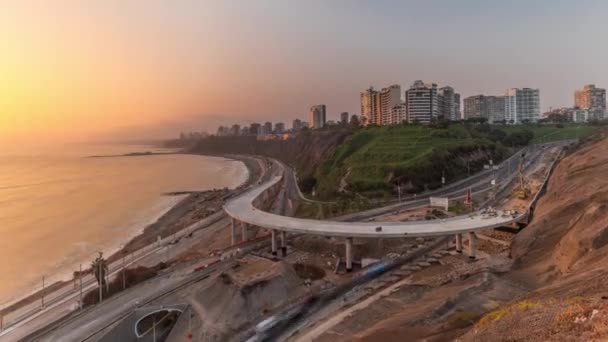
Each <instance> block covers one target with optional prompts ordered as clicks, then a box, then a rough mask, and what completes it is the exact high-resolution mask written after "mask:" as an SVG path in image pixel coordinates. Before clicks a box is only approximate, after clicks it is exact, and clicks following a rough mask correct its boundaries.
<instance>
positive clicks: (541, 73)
mask: <svg viewBox="0 0 608 342" xmlns="http://www.w3.org/2000/svg"><path fill="white" fill-rule="evenodd" d="M605 13H608V3H605V2H602V1H580V2H577V3H574V2H570V1H535V2H528V1H521V0H520V1H511V2H487V1H472V0H469V1H459V2H447V1H428V2H425V3H420V2H413V1H378V2H373V3H371V2H364V1H331V2H327V1H280V0H266V1H262V0H256V1H194V0H183V1H178V2H167V1H160V0H151V1H136V0H132V1H119V0H110V1H95V2H93V1H90V2H82V1H72V0H58V1H53V2H48V1H42V0H40V1H35V0H25V1H16V0H15V1H6V3H5V4H4V6H3V9H2V11H1V12H0V38H1V39H0V46H1V47H2V54H0V75H2V76H3V81H2V83H1V85H0V144H8V143H9V142H10V143H13V144H14V143H23V144H32V145H36V144H49V143H53V142H67V141H97V140H104V141H107V140H125V139H142V138H166V137H171V136H176V135H177V134H178V133H179V132H180V131H182V130H192V131H199V130H208V131H210V132H211V131H215V128H216V126H217V125H219V124H230V123H232V122H239V123H241V124H246V123H247V122H248V121H261V122H263V121H266V120H269V121H283V122H285V123H286V124H287V126H290V125H291V120H292V119H294V118H296V117H299V118H306V116H307V111H308V108H309V107H310V106H311V105H314V104H319V103H324V104H326V105H327V108H328V119H336V118H337V115H338V113H340V112H342V111H348V112H350V113H358V112H359V93H360V92H361V90H363V89H365V88H367V87H369V86H370V85H372V86H375V87H377V88H381V87H383V86H387V85H390V84H393V83H397V84H400V85H401V86H402V87H403V88H407V87H408V86H409V85H410V84H411V83H412V82H413V81H414V80H416V79H422V80H426V81H433V82H436V83H438V84H440V85H451V86H453V87H454V88H455V89H456V90H457V91H458V92H459V93H460V94H461V96H462V98H464V97H467V96H471V95H476V94H480V93H484V94H500V93H502V92H503V91H504V90H505V89H507V88H510V87H533V88H540V90H541V108H542V110H543V111H545V110H547V109H549V108H550V107H561V106H571V105H572V104H573V93H574V90H575V89H578V88H581V87H582V86H583V85H585V84H588V83H594V84H596V85H598V86H600V87H608V72H607V71H608V70H607V69H608V67H607V66H606V65H605V63H603V61H604V60H605V58H606V57H607V56H608V48H607V47H606V46H605V44H604V43H603V40H602V33H603V32H606V29H608V22H607V21H606V20H605V17H606V14H605ZM5 146H6V145H5Z"/></svg>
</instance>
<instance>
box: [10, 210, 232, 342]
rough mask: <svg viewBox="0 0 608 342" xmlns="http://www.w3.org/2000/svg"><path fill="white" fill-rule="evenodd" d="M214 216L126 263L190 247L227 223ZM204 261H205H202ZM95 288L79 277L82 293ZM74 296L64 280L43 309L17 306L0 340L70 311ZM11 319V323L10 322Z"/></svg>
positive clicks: (153, 260)
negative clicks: (62, 284)
mask: <svg viewBox="0 0 608 342" xmlns="http://www.w3.org/2000/svg"><path fill="white" fill-rule="evenodd" d="M216 216H217V217H214V218H208V219H207V220H203V221H201V222H198V223H197V224H195V225H193V226H192V227H189V228H187V229H186V230H184V231H183V233H178V235H177V237H178V238H179V237H182V236H186V235H187V234H189V232H192V233H193V234H192V237H191V238H184V237H182V238H181V239H180V242H179V243H177V244H169V242H171V241H174V240H173V239H175V237H173V236H171V237H169V238H167V239H166V240H163V241H161V242H160V245H158V244H155V246H153V248H150V249H149V250H146V253H143V252H142V253H141V255H139V254H138V256H137V258H136V259H135V260H133V261H131V260H130V259H127V261H128V263H127V264H126V265H125V266H126V267H128V268H130V267H135V266H148V267H150V266H154V265H156V264H158V263H159V262H161V261H167V260H169V259H171V258H173V257H175V256H176V255H178V254H180V253H182V252H184V251H185V250H187V249H188V248H190V247H191V246H192V245H193V244H195V243H198V241H200V240H201V239H205V238H206V237H207V235H208V234H211V233H212V232H213V231H217V230H221V229H225V228H226V227H227V225H228V222H229V221H228V219H227V218H226V215H225V214H223V213H222V212H219V213H218V214H217V215H216ZM204 262H205V261H204ZM112 265H113V266H112V267H111V276H115V275H117V274H119V272H120V271H121V268H119V266H122V263H120V261H117V262H116V263H114V264H112ZM95 288H97V284H96V282H95V280H94V279H93V277H92V276H89V278H86V282H85V281H84V279H83V293H87V292H88V291H90V290H93V289H95ZM78 300H79V291H78V290H74V287H73V285H72V283H70V284H68V288H67V289H62V290H61V291H58V293H57V294H56V295H54V296H53V297H52V300H49V301H48V302H47V305H46V306H45V308H44V310H41V309H40V302H39V301H36V302H35V303H32V304H31V305H29V306H26V307H25V308H24V309H20V310H19V311H18V312H17V313H16V314H20V315H19V316H12V317H14V318H13V319H12V320H11V321H10V322H11V323H12V324H11V325H10V326H6V325H5V329H4V330H3V331H2V332H0V341H3V342H4V341H18V340H19V339H20V338H23V337H24V336H26V335H27V334H30V333H31V332H32V331H35V330H38V329H40V328H42V327H44V326H46V325H48V324H51V323H52V322H54V321H55V320H57V319H58V318H60V317H63V316H66V315H69V314H70V313H73V312H76V311H78ZM13 322H14V323H13Z"/></svg>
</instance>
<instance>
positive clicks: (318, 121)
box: [310, 105, 326, 129]
mask: <svg viewBox="0 0 608 342" xmlns="http://www.w3.org/2000/svg"><path fill="white" fill-rule="evenodd" d="M325 119H326V117H325V105H316V106H312V107H310V122H311V124H312V127H311V128H315V129H316V128H323V126H325Z"/></svg>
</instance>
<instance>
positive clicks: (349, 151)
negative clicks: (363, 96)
mask: <svg viewBox="0 0 608 342" xmlns="http://www.w3.org/2000/svg"><path fill="white" fill-rule="evenodd" d="M490 144H491V143H490V142H489V141H487V140H485V139H483V138H481V137H473V136H472V135H471V134H470V133H469V132H468V131H467V130H466V129H465V128H464V126H462V125H454V126H450V128H449V129H447V130H439V129H432V128H429V127H426V126H422V125H411V126H394V127H373V128H368V129H363V130H361V131H359V132H357V133H356V134H354V135H353V136H352V137H351V138H350V139H349V140H347V141H346V143H345V144H343V145H342V146H340V147H339V148H338V149H337V150H336V152H335V153H334V155H333V157H332V158H331V159H329V160H328V161H327V162H326V163H325V164H324V165H323V167H322V168H321V170H320V171H319V172H318V173H317V178H318V179H319V185H318V191H319V192H320V193H321V194H323V193H329V192H331V191H332V190H333V189H335V187H336V186H337V184H339V183H340V179H342V177H343V176H344V175H345V174H346V173H347V172H348V170H350V173H349V176H348V177H347V179H346V180H347V182H348V183H349V184H350V185H351V187H352V186H354V188H355V189H357V190H359V191H363V192H371V191H377V192H382V191H390V189H391V187H390V185H389V184H387V181H386V178H387V175H390V174H401V173H404V172H407V171H408V170H410V169H412V168H420V167H424V166H426V165H427V164H428V163H430V162H431V160H430V159H432V157H433V156H436V154H435V153H436V151H437V150H445V149H447V148H450V147H455V146H473V145H490Z"/></svg>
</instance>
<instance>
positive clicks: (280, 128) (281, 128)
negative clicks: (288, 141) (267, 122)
mask: <svg viewBox="0 0 608 342" xmlns="http://www.w3.org/2000/svg"><path fill="white" fill-rule="evenodd" d="M284 132H285V124H284V123H282V122H277V123H275V124H274V133H275V134H283V133H284Z"/></svg>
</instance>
